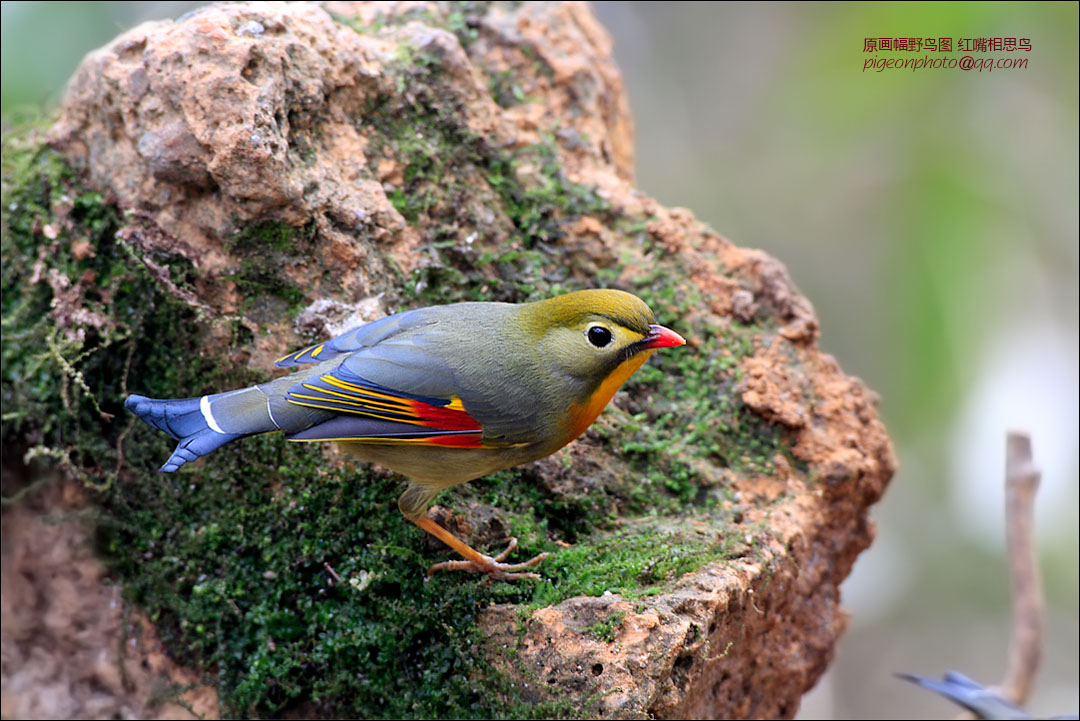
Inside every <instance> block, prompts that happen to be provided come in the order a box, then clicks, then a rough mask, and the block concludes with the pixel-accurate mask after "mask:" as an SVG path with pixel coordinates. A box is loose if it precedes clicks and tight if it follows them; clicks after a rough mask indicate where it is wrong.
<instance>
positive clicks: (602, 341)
mask: <svg viewBox="0 0 1080 721" xmlns="http://www.w3.org/2000/svg"><path fill="white" fill-rule="evenodd" d="M588 335H589V342H590V343H592V344H593V345H594V346H596V347H597V348H603V347H604V346H606V345H607V344H608V343H610V342H611V331H609V330H608V329H607V328H605V327H604V326H602V325H594V326H593V327H592V328H589V333H588Z"/></svg>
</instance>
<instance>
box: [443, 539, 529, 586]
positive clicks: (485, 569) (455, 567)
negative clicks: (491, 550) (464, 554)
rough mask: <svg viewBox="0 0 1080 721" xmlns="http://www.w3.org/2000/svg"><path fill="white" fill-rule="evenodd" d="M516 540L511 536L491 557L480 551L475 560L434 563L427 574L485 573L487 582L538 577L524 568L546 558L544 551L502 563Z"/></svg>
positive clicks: (515, 544)
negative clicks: (528, 557) (441, 572)
mask: <svg viewBox="0 0 1080 721" xmlns="http://www.w3.org/2000/svg"><path fill="white" fill-rule="evenodd" d="M517 545H518V542H517V539H516V538H511V539H510V543H509V545H507V547H506V550H504V551H503V552H502V553H500V554H499V555H498V556H495V557H494V558H492V557H491V556H486V555H484V554H482V553H480V554H477V555H478V556H479V558H478V559H476V560H470V561H443V562H442V563H436V564H435V565H434V566H432V567H431V568H429V569H428V571H427V575H428V576H429V577H430V576H432V575H433V574H434V573H435V572H436V571H466V572H467V573H486V574H487V576H488V577H487V583H491V582H492V581H519V580H522V579H526V578H535V579H539V578H540V574H539V573H531V572H524V573H523V571H524V569H526V568H531V567H532V566H535V565H536V564H538V563H540V562H541V561H543V560H544V559H545V558H547V556H548V555H547V554H546V553H541V554H540V555H538V556H535V557H534V558H530V559H529V560H528V561H525V562H523V563H503V561H505V560H506V558H507V556H509V555H510V554H511V553H512V552H513V550H514V549H515V548H517Z"/></svg>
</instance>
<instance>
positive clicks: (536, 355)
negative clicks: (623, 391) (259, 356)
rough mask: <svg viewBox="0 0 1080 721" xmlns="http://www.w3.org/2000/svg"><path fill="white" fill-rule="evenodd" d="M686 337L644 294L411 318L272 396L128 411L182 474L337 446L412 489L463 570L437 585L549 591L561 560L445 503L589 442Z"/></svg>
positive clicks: (383, 323) (364, 337) (312, 349)
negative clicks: (468, 582) (442, 504)
mask: <svg viewBox="0 0 1080 721" xmlns="http://www.w3.org/2000/svg"><path fill="white" fill-rule="evenodd" d="M685 343H686V341H685V339H684V338H683V337H682V336H680V335H679V334H678V333H676V332H675V331H673V330H670V329H668V328H665V327H664V326H661V325H658V324H657V323H656V322H655V317H654V314H653V311H652V310H651V309H650V308H649V306H648V305H647V304H646V303H645V302H644V301H642V300H641V299H640V298H638V297H637V296H635V295H633V294H632V293H627V292H625V291H621V290H614V289H591V290H580V291H576V292H571V293H566V294H563V295H559V296H555V297H553V298H549V299H546V300H540V301H535V302H531V303H520V304H514V303H494V302H471V303H454V304H450V305H441V306H432V307H428V308H418V309H415V310H407V311H404V312H401V313H396V314H394V315H389V316H386V317H384V318H381V319H379V320H376V321H373V322H370V323H367V324H365V325H362V326H359V327H357V328H353V329H352V330H349V331H347V332H345V333H343V334H341V335H339V336H337V337H335V338H333V339H332V340H329V341H326V342H323V343H318V344H315V345H312V346H308V347H306V348H303V349H301V350H298V351H296V352H294V353H290V354H288V355H286V356H284V357H282V358H280V359H279V360H278V361H277V362H276V363H275V365H277V366H278V367H283V368H298V369H299V370H296V371H294V372H293V373H291V374H289V375H285V376H282V377H279V378H276V379H274V380H271V381H268V382H266V383H260V384H258V385H254V386H250V387H248V388H240V389H237V390H232V391H227V392H223V393H214V394H210V395H204V396H201V397H198V398H180V399H155V398H148V397H146V396H141V395H131V396H129V397H128V398H127V399H126V401H125V407H126V408H127V409H128V410H130V411H131V412H133V413H135V415H137V416H138V417H139V418H141V419H142V420H144V421H146V422H147V423H148V424H150V425H151V426H153V427H155V428H157V429H159V430H161V431H164V432H166V433H168V434H169V435H170V436H172V437H173V438H174V439H176V440H177V441H179V443H178V444H177V446H176V449H175V450H174V451H173V453H172V455H171V456H169V458H168V460H166V461H165V463H164V465H162V466H161V468H160V470H161V471H163V472H166V473H172V472H174V471H177V470H179V469H180V468H181V467H182V466H183V465H184V464H186V463H189V462H191V461H194V460H195V459H197V458H199V457H201V456H204V455H206V454H208V453H210V452H211V451H213V450H215V449H217V448H220V447H221V446H223V445H225V444H226V443H229V442H232V441H235V440H238V439H240V438H244V437H245V436H250V435H254V434H258V433H267V432H275V431H280V432H283V433H284V434H285V438H286V439H287V440H289V441H295V442H318V441H336V442H338V443H339V444H341V446H342V447H343V448H344V449H345V450H346V451H347V452H348V453H349V454H350V455H352V456H353V457H355V458H356V459H359V460H361V461H366V462H371V463H377V464H379V465H381V466H383V467H385V468H388V469H390V470H392V471H396V472H398V473H400V474H401V475H403V476H405V477H406V479H407V480H408V485H407V487H406V488H405V490H404V492H403V493H402V494H401V496H400V497H399V498H398V508H399V509H400V511H401V513H402V514H403V515H404V516H405V518H406V519H408V520H409V521H411V522H412V523H414V524H415V525H416V526H418V527H419V528H421V529H423V530H424V531H426V532H428V533H430V534H431V535H433V536H435V537H436V538H438V539H439V540H440V541H442V542H443V543H445V544H446V545H447V546H449V547H450V548H451V549H453V550H454V551H455V552H457V553H458V554H459V555H461V556H462V558H463V560H453V561H445V562H442V563H437V564H435V565H433V566H431V568H429V569H428V576H431V575H432V574H433V573H435V572H437V571H452V570H457V571H467V572H472V573H483V574H487V579H488V581H489V582H490V581H491V580H519V579H525V578H533V579H537V578H539V577H540V576H539V575H538V574H536V573H533V572H530V571H528V570H527V569H529V568H532V567H533V566H536V565H537V564H539V563H540V562H542V561H543V560H544V559H545V558H546V556H547V554H546V553H541V554H539V555H538V556H536V557H534V558H532V559H530V560H528V561H525V562H522V563H504V561H505V560H506V558H507V557H508V556H509V554H510V553H511V552H512V551H513V550H514V549H515V547H516V545H517V541H516V539H514V538H510V539H509V542H508V546H507V548H506V549H505V550H504V551H503V552H502V553H500V554H499V555H497V556H495V557H491V556H488V555H485V554H482V553H480V552H478V551H476V550H474V549H473V548H471V547H470V546H469V545H468V544H466V543H464V542H463V541H461V540H460V539H458V538H457V537H456V536H454V535H453V534H452V533H450V532H449V531H447V530H446V529H445V528H443V527H442V526H440V525H439V524H437V523H436V522H435V521H434V520H432V519H431V518H430V517H428V515H427V509H428V506H429V505H430V504H431V502H432V500H433V499H434V498H435V497H436V496H437V495H438V494H439V493H440V492H441V491H443V490H445V489H447V488H450V487H452V486H456V485H458V484H461V483H466V482H468V481H471V480H474V479H476V478H480V477H482V476H485V475H488V474H490V473H494V472H495V471H499V470H502V469H504V468H510V467H513V466H517V465H521V464H523V463H528V462H530V461H534V460H537V459H539V458H543V457H545V456H548V455H550V454H552V453H554V452H555V451H557V450H559V449H560V448H562V447H563V446H565V445H567V444H568V443H570V442H571V441H573V440H574V439H575V438H577V437H578V436H580V435H581V434H582V433H584V432H585V430H586V429H587V428H588V427H589V426H590V425H591V424H592V422H593V421H594V420H596V418H597V417H598V416H599V415H600V413H601V411H603V409H604V408H605V407H606V406H607V404H608V402H609V401H610V400H611V399H612V397H613V396H614V395H615V392H616V391H618V389H619V388H620V387H621V386H622V385H623V383H624V382H625V381H626V380H627V379H628V378H630V376H631V375H633V374H634V372H635V371H637V370H638V368H640V367H641V366H642V364H643V363H644V362H645V361H646V360H647V359H648V358H649V356H650V355H652V354H653V353H654V352H655V351H657V350H658V349H660V348H670V347H677V346H682V345H684V344H685Z"/></svg>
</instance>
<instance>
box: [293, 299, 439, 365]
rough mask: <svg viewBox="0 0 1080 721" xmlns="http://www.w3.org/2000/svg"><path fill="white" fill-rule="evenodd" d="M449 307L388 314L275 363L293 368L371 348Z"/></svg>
mask: <svg viewBox="0 0 1080 721" xmlns="http://www.w3.org/2000/svg"><path fill="white" fill-rule="evenodd" d="M447 307H449V306H439V307H435V308H420V309H417V310H407V311H405V312H403V313H395V314H394V315H388V316H386V317H385V318H380V319H379V320H375V321H372V322H370V323H366V324H364V325H362V326H360V327H358V328H353V329H352V330H348V331H346V332H344V333H342V334H341V335H339V336H337V337H336V338H333V339H331V340H328V341H325V342H323V343H316V344H315V345H311V346H308V347H307V348H302V349H300V350H298V351H295V352H293V353H290V354H289V355H287V356H285V357H283V358H280V359H279V360H278V361H277V362H276V363H274V365H276V366H278V367H279V368H292V367H294V366H298V365H303V364H305V363H318V362H321V361H325V360H330V359H331V358H334V357H336V356H340V355H343V354H345V353H352V352H354V351H358V350H361V349H362V348H370V347H372V346H375V345H378V344H379V343H381V342H383V341H384V340H386V339H388V338H392V337H394V336H398V335H401V334H403V333H405V334H407V333H409V332H411V331H414V330H415V329H417V328H420V327H423V326H426V325H432V324H434V323H437V322H438V321H439V319H440V318H442V317H444V316H445V315H446V308H447Z"/></svg>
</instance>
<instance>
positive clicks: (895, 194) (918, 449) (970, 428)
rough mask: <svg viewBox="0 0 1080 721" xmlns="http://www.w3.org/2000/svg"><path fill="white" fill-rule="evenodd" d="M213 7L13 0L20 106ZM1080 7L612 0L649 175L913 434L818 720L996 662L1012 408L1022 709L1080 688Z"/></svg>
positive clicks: (1003, 605) (894, 710)
mask: <svg viewBox="0 0 1080 721" xmlns="http://www.w3.org/2000/svg"><path fill="white" fill-rule="evenodd" d="M197 5H198V3H183V2H142V3H56V2H54V3H48V4H39V3H22V2H5V3H3V5H2V24H0V28H2V36H3V37H2V64H0V70H2V81H3V82H2V86H0V87H2V104H3V113H4V115H5V117H10V116H11V114H13V113H16V112H18V111H19V109H20V108H25V107H40V106H42V105H44V106H50V105H52V104H55V102H56V100H57V99H58V98H59V96H60V93H61V92H62V86H63V83H64V81H65V80H66V78H67V77H68V76H69V75H70V74H71V72H72V71H73V70H74V68H75V66H76V64H77V63H78V61H79V59H80V58H81V57H82V55H83V54H84V53H85V52H87V51H89V50H91V49H93V48H95V47H97V46H99V45H102V44H104V43H105V42H107V41H108V40H109V39H110V38H111V37H113V36H114V35H116V34H117V33H119V32H120V31H122V30H124V29H126V28H127V27H130V26H131V25H133V24H135V23H137V22H140V21H143V20H147V19H158V18H169V17H176V16H178V15H180V14H182V13H183V12H185V11H186V10H188V9H190V8H191V7H194V6H197ZM1077 8H1078V6H1077V4H1075V3H1047V4H1031V3H1024V4H1020V3H993V4H990V3H939V4H922V3H913V4H909V3H894V4H886V3H881V4H866V5H860V4H853V3H845V4H746V5H743V4H738V5H714V4H705V3H686V4H683V3H672V2H668V3H663V4H660V3H655V4H654V3H627V2H610V3H607V2H605V3H596V4H595V5H594V9H595V11H596V13H597V14H598V15H599V17H600V20H601V22H602V23H603V24H604V25H605V26H606V27H607V28H608V30H609V31H610V32H611V34H612V37H613V38H614V40H615V54H616V57H617V59H618V62H619V65H620V67H621V68H622V71H623V74H624V79H625V83H626V87H627V91H628V93H629V96H630V102H631V106H632V109H633V114H634V119H635V123H636V127H637V181H638V184H639V186H640V187H641V188H642V189H643V190H644V191H646V192H647V193H649V194H651V195H653V196H654V197H656V198H658V199H659V200H660V201H661V202H663V203H664V204H666V205H678V206H685V207H688V208H690V209H692V210H693V211H694V212H695V213H696V214H697V215H698V216H699V217H700V218H702V219H703V220H705V221H707V222H708V223H710V224H711V225H712V226H713V227H714V228H716V229H717V230H718V231H720V232H721V233H723V234H724V235H726V236H727V237H729V238H731V239H732V240H733V241H734V242H736V243H737V244H739V245H744V246H752V247H757V248H762V249H764V250H766V251H768V252H769V253H771V254H773V255H775V256H776V257H778V258H780V259H781V260H783V261H784V262H785V263H786V264H787V266H788V268H789V269H790V271H791V274H792V276H793V277H794V279H795V281H796V283H797V284H798V285H799V286H800V287H801V288H802V290H803V291H804V292H805V293H806V295H807V296H808V297H809V298H810V299H811V301H812V302H813V303H814V305H815V307H816V309H817V312H818V314H819V316H820V318H821V327H822V340H821V343H822V346H823V347H824V348H825V350H826V351H828V352H830V353H832V354H833V355H835V356H836V357H837V358H838V360H839V361H840V363H841V365H842V366H843V368H844V369H845V370H846V371H848V372H849V373H852V374H855V375H858V376H860V377H862V378H863V379H864V380H865V381H866V382H867V383H868V384H869V385H870V386H871V387H872V388H874V389H875V390H876V391H877V392H878V393H880V395H881V397H882V403H881V411H882V413H883V415H884V417H885V420H886V423H887V425H888V427H889V430H890V431H891V433H892V436H893V438H894V440H895V442H896V447H897V453H898V456H899V458H900V462H901V470H900V472H899V474H898V475H897V477H896V478H895V480H894V481H893V484H892V486H891V488H890V489H889V492H888V493H887V495H886V497H885V499H884V500H883V502H882V503H881V504H880V505H879V506H878V507H877V508H876V510H875V513H874V515H875V517H876V519H877V521H878V528H879V533H878V539H877V541H876V542H875V544H874V546H873V547H872V548H871V549H870V550H869V551H868V552H867V553H865V554H864V555H863V556H862V557H861V558H860V559H859V561H858V563H857V565H856V566H855V570H854V572H853V574H852V577H851V578H850V579H849V580H848V581H847V583H846V584H845V587H844V601H845V605H846V606H847V607H848V608H849V609H850V610H851V612H852V621H851V624H850V628H849V631H848V633H847V634H846V635H845V637H844V639H843V640H842V642H841V644H840V646H839V648H838V649H837V654H836V658H835V661H834V663H833V665H832V668H831V670H830V671H829V673H828V674H827V676H826V677H825V678H824V679H823V680H822V681H821V683H819V685H818V687H817V688H816V689H815V690H814V691H813V692H812V693H811V694H810V695H809V696H808V697H807V698H806V699H805V702H804V705H803V710H802V713H801V717H802V718H863V717H865V718H894V717H912V716H915V717H919V716H922V717H928V718H932V717H938V716H942V715H944V714H949V715H952V714H953V710H952V709H951V708H950V707H949V706H947V705H946V704H945V702H943V701H939V700H938V699H937V698H935V697H932V696H930V695H928V694H924V693H922V692H919V691H917V690H916V689H914V688H913V687H909V686H908V685H907V684H905V683H904V682H901V681H898V680H896V679H895V678H893V676H892V674H893V672H896V671H908V672H915V673H921V674H924V675H939V674H940V673H942V672H943V671H945V670H949V669H956V670H960V671H963V672H964V673H966V674H967V675H969V676H972V677H974V678H976V679H977V680H981V681H984V682H987V683H993V682H996V681H997V680H999V679H1000V678H1001V675H1002V673H1003V670H1004V666H1005V652H1006V646H1007V639H1008V635H1009V612H1010V599H1009V592H1010V591H1009V586H1008V579H1007V576H1006V570H1005V560H1004V555H1003V551H1004V533H1003V527H1002V512H1003V491H1002V478H1003V461H1004V437H1005V431H1006V430H1007V429H1010V428H1017V429H1026V430H1029V431H1030V432H1031V433H1032V434H1033V439H1034V448H1035V456H1036V463H1037V464H1038V465H1039V466H1040V467H1041V468H1042V470H1043V484H1042V488H1041V490H1040V495H1039V500H1038V505H1039V509H1038V530H1039V543H1040V547H1041V551H1042V571H1043V575H1044V579H1045V587H1046V593H1047V597H1048V615H1047V639H1046V653H1045V657H1044V665H1043V669H1042V671H1041V673H1040V675H1039V680H1038V685H1037V688H1036V694H1035V697H1034V699H1033V701H1032V703H1031V704H1030V705H1029V706H1030V709H1031V710H1032V711H1034V712H1035V713H1037V714H1044V715H1045V714H1055V713H1066V712H1067V713H1075V712H1076V711H1077V709H1078V708H1080V699H1078V690H1077V689H1078V680H1077V679H1078V674H1080V668H1078V661H1077V659H1078V647H1080V618H1078V604H1080V593H1078V579H1080V571H1078V568H1080V552H1078V546H1080V540H1078V507H1080V496H1078V453H1077V446H1078V433H1080V426H1078V391H1080V388H1078V385H1080V380H1078V379H1080V372H1078V356H1080V351H1078V337H1080V334H1078V255H1080V252H1078V235H1080V223H1078V200H1077V199H1078V194H1080V188H1078V160H1077V158H1078V150H1080V149H1078V147H1077V146H1078V82H1077V60H1076V57H1077V41H1078V10H1077ZM866 37H952V38H958V37H1017V38H1020V37H1024V38H1030V39H1031V46H1032V50H1031V52H1029V53H1015V54H1013V56H1023V57H1026V58H1027V59H1028V60H1029V64H1028V67H1027V68H1026V69H1019V70H994V71H993V72H983V73H978V72H976V71H972V72H963V71H961V70H958V69H955V70H921V71H916V72H912V71H910V70H886V71H884V72H881V73H877V72H863V70H862V68H863V61H864V59H865V58H866V57H867V54H866V53H864V52H863V39H864V38H866ZM988 55H989V56H991V57H998V56H1001V57H1004V56H1005V54H1004V53H989V54H988ZM879 56H880V57H901V56H902V54H886V53H879ZM918 56H920V55H918V54H917V55H916V57H918ZM957 56H958V54H954V55H953V57H957Z"/></svg>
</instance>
